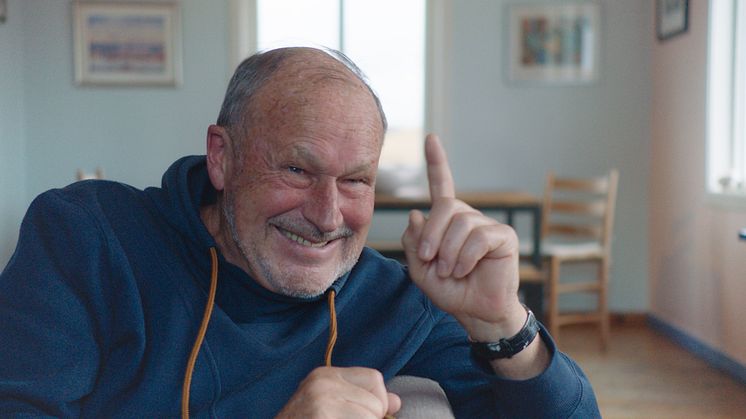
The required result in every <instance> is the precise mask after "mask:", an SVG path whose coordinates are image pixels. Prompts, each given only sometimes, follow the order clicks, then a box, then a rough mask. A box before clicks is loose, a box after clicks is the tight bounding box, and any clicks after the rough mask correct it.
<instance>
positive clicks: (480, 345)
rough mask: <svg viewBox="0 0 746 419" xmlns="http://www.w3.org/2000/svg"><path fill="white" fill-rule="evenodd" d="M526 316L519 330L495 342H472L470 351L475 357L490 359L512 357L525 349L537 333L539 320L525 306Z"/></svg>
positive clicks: (470, 341)
mask: <svg viewBox="0 0 746 419" xmlns="http://www.w3.org/2000/svg"><path fill="white" fill-rule="evenodd" d="M524 307H525V308H526V311H527V312H528V317H526V323H524V325H523V327H522V328H521V330H520V331H519V332H518V333H516V334H515V336H513V337H510V338H503V339H500V340H499V341H497V342H474V341H472V340H469V343H470V344H471V352H472V353H473V354H474V356H475V357H477V358H480V359H486V360H488V361H492V360H493V359H504V358H512V357H513V355H515V354H517V353H518V352H520V351H522V350H524V349H526V347H527V346H528V345H529V344H531V342H533V341H534V339H535V338H536V335H537V334H538V333H539V322H538V321H536V317H535V316H534V313H533V312H532V311H531V310H529V308H528V307H526V306H525V305H524Z"/></svg>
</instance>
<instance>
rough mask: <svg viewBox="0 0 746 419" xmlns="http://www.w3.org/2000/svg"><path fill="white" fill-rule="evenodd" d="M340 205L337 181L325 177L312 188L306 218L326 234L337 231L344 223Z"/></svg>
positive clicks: (305, 211)
mask: <svg viewBox="0 0 746 419" xmlns="http://www.w3.org/2000/svg"><path fill="white" fill-rule="evenodd" d="M339 204H340V203H339V189H338V186H337V181H336V179H334V178H330V177H323V178H321V179H319V180H318V181H317V182H316V184H315V185H314V186H313V187H312V190H311V196H310V197H309V200H308V202H307V203H306V205H305V210H304V216H305V217H306V219H307V220H308V221H310V222H312V223H313V224H314V225H315V226H316V227H317V228H318V229H319V230H321V231H322V232H324V233H328V232H331V231H335V230H337V229H338V228H339V227H341V226H342V224H343V223H344V217H343V216H342V211H341V210H340V206H339Z"/></svg>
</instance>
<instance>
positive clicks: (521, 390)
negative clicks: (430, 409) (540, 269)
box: [403, 316, 601, 418]
mask: <svg viewBox="0 0 746 419" xmlns="http://www.w3.org/2000/svg"><path fill="white" fill-rule="evenodd" d="M540 337H541V339H543V340H544V342H545V343H546V344H547V345H548V347H549V351H550V354H551V362H550V364H549V366H548V367H547V369H546V370H545V371H544V372H543V373H542V374H540V375H539V376H537V377H534V378H531V379H529V380H524V381H516V380H507V379H503V378H501V377H499V376H497V375H496V374H494V372H493V370H492V369H491V368H490V366H489V365H488V364H487V363H485V362H482V361H480V360H477V359H475V358H474V357H473V356H472V355H471V351H470V348H469V344H468V341H467V338H466V335H465V332H464V331H463V329H462V328H461V327H460V325H459V324H458V322H456V320H454V319H453V318H452V317H450V316H445V317H444V318H443V319H442V320H441V321H440V322H439V323H438V324H437V325H436V326H435V328H434V329H433V330H432V332H431V334H430V336H429V337H428V339H427V341H426V342H425V344H424V345H423V346H422V348H421V349H420V350H419V351H418V352H417V354H416V355H415V357H414V358H413V359H412V360H411V362H410V363H409V364H408V366H407V368H406V370H405V371H403V373H404V374H411V375H418V376H425V377H428V378H431V379H434V380H435V381H438V382H439V383H440V384H441V386H442V387H443V389H444V391H445V392H446V395H447V396H448V399H449V401H450V402H451V404H452V405H453V410H454V413H455V414H456V417H459V418H460V417H468V418H519V417H520V418H598V417H601V415H600V413H599V410H598V405H597V402H596V397H595V395H594V394H593V389H592V388H591V385H590V382H589V381H588V378H587V377H586V376H585V374H583V372H582V370H581V369H580V367H579V366H578V365H577V364H576V363H575V362H574V361H573V360H572V359H570V358H569V357H568V356H567V355H565V354H563V353H562V352H560V351H558V350H557V348H556V346H555V344H554V342H553V340H552V338H551V337H550V336H549V333H548V332H547V331H546V329H544V327H543V326H542V329H541V332H540Z"/></svg>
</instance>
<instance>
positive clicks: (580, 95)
mask: <svg viewBox="0 0 746 419" xmlns="http://www.w3.org/2000/svg"><path fill="white" fill-rule="evenodd" d="M515 3H517V1H515V0H501V1H495V0H458V1H453V2H452V4H453V6H452V8H451V9H452V12H453V16H452V19H453V20H452V33H451V38H450V39H449V43H450V45H452V47H453V49H452V50H451V51H450V52H449V54H450V58H451V59H450V60H449V63H450V64H449V67H448V68H446V69H445V73H446V74H449V75H450V79H449V80H448V86H447V88H448V90H447V92H446V94H447V97H448V99H447V100H446V101H445V102H446V104H447V106H448V108H449V111H450V112H448V113H447V114H446V115H444V116H442V118H445V119H446V122H445V125H446V126H447V127H448V136H447V137H446V138H444V141H445V142H446V148H447V149H448V152H449V159H450V160H451V165H452V169H453V172H454V176H455V178H456V182H457V186H458V187H459V188H462V189H491V188H507V189H511V188H519V189H527V190H529V191H531V192H534V193H536V194H540V193H541V192H542V188H543V183H544V177H545V174H546V171H548V170H554V171H555V172H557V173H559V174H565V175H579V176H593V175H599V174H602V173H605V172H606V171H608V169H609V168H611V167H616V168H618V169H619V170H620V183H619V197H618V203H617V218H616V228H615V230H616V231H615V238H614V243H613V266H612V279H611V295H610V307H611V309H612V310H614V311H621V312H644V311H646V310H647V307H648V284H647V280H648V272H647V269H648V268H647V266H648V251H647V249H648V246H647V228H648V219H647V203H648V191H647V184H648V176H649V173H650V167H649V166H650V162H649V157H648V153H649V149H650V91H651V78H650V46H651V43H652V42H653V40H654V31H653V27H652V15H651V10H650V6H649V3H650V2H649V1H648V0H624V1H619V0H615V1H614V0H603V1H600V4H601V60H600V61H601V68H600V79H599V80H598V82H596V83H594V84H591V85H587V86H516V85H514V84H509V83H507V82H506V81H505V78H504V76H503V68H504V65H505V53H504V46H505V32H504V30H505V28H504V23H505V22H506V16H507V13H506V7H507V5H509V4H515ZM545 3H546V2H545ZM377 221H378V222H379V229H380V230H384V229H385V231H386V234H387V235H388V236H389V237H393V238H395V237H397V236H394V231H396V230H399V229H401V228H402V226H403V225H404V223H405V222H404V220H403V219H394V218H393V217H388V216H387V217H386V218H383V217H378V218H377ZM519 227H521V225H520V224H519ZM371 236H372V237H373V238H375V239H383V238H385V237H381V236H382V234H381V235H378V232H377V231H372V233H371Z"/></svg>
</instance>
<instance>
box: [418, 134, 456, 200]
mask: <svg viewBox="0 0 746 419" xmlns="http://www.w3.org/2000/svg"><path fill="white" fill-rule="evenodd" d="M425 160H426V161H427V182H428V184H429V185H430V199H431V200H432V201H435V200H436V199H438V198H455V197H456V188H455V186H454V184H453V175H451V167H450V166H448V158H447V157H446V151H445V149H443V145H442V144H441V143H440V139H439V138H438V136H437V135H435V134H428V135H427V137H426V138H425Z"/></svg>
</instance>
